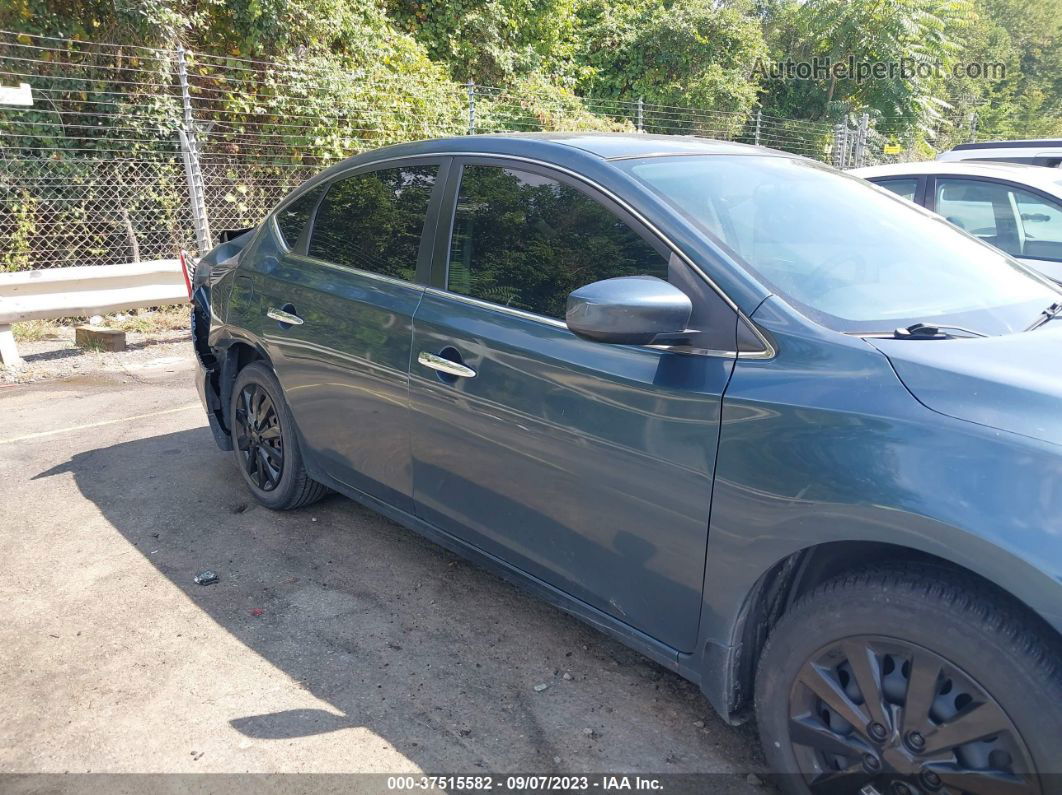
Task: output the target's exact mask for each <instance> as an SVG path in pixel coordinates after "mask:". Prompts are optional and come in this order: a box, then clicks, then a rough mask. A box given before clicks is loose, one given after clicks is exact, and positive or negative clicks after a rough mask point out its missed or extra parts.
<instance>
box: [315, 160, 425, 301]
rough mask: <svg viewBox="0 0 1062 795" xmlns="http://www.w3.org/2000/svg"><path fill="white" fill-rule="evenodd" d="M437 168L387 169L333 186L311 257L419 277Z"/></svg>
mask: <svg viewBox="0 0 1062 795" xmlns="http://www.w3.org/2000/svg"><path fill="white" fill-rule="evenodd" d="M437 171H438V167H437V166H404V167H402V168H384V169H380V170H378V171H370V172H367V173H364V174H356V175H355V176H353V177H346V178H345V179H340V180H339V181H337V182H335V183H333V184H332V186H331V187H330V188H329V189H328V193H327V194H325V197H324V201H323V202H321V206H320V208H319V209H318V210H317V217H316V219H315V220H314V225H313V233H312V234H311V236H310V246H309V249H308V251H307V253H308V254H309V255H310V256H311V257H315V258H317V259H322V260H325V261H326V262H331V263H334V264H336V265H344V266H346V267H348V268H357V269H359V270H364V271H370V272H371V273H378V274H380V275H383V276H391V277H394V278H397V279H405V280H407V281H413V279H414V276H415V274H416V270H417V253H418V252H419V250H420V235H421V232H422V231H423V229H424V217H425V215H426V214H427V211H428V202H429V200H430V199H431V192H432V189H433V188H434V186H435V175H436V173H437Z"/></svg>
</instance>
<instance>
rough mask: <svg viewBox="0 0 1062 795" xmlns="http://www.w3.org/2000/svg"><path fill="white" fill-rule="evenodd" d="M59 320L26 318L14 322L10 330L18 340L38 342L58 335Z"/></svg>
mask: <svg viewBox="0 0 1062 795" xmlns="http://www.w3.org/2000/svg"><path fill="white" fill-rule="evenodd" d="M59 325H60V324H59V322H58V321H55V320H26V321H23V322H22V323H15V324H14V325H13V326H12V327H11V331H12V332H13V333H14V335H15V339H16V340H17V341H18V342H40V341H41V340H53V339H56V338H57V337H58V336H59Z"/></svg>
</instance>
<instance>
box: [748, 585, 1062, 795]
mask: <svg viewBox="0 0 1062 795" xmlns="http://www.w3.org/2000/svg"><path fill="white" fill-rule="evenodd" d="M1058 655H1059V643H1058V639H1057V638H1055V637H1052V636H1051V635H1050V634H1049V631H1045V630H1044V629H1042V628H1041V627H1040V626H1039V625H1037V624H1035V623H1034V622H1033V621H1032V620H1031V619H1030V618H1029V617H1028V616H1027V615H1025V614H1024V612H1023V611H1022V610H1021V609H1020V608H1018V607H1017V606H1015V605H1013V604H1011V603H1009V602H1008V601H1007V600H1006V599H1005V598H1004V597H1002V596H1000V595H999V594H997V593H995V592H994V591H992V590H991V589H989V588H988V587H986V586H984V585H982V584H981V583H979V582H977V581H975V580H973V579H972V578H971V579H967V578H965V577H961V576H957V575H956V574H954V573H952V572H951V571H950V570H947V569H944V568H942V567H936V566H930V565H918V564H912V565H909V566H906V567H904V568H902V569H900V568H882V569H877V570H867V571H864V572H861V573H856V574H851V575H846V576H843V577H840V578H838V579H835V580H832V581H830V582H827V583H825V584H823V585H821V586H819V587H818V588H817V589H815V590H814V591H812V592H811V593H809V594H808V595H807V596H805V597H803V598H802V599H801V600H800V601H799V602H798V603H797V604H796V605H795V606H794V607H793V608H792V610H790V611H789V612H788V613H786V614H785V615H784V616H783V617H782V618H781V619H780V620H779V622H778V624H777V625H776V626H775V627H774V629H773V630H772V632H771V635H770V638H769V639H768V642H767V645H766V647H765V648H764V651H763V654H762V655H761V658H760V661H759V665H758V669H757V680H756V718H757V722H758V724H759V729H760V737H761V740H762V742H763V747H764V752H765V754H766V756H767V761H768V764H769V766H770V768H771V770H772V771H774V772H776V773H777V774H778V776H777V783H778V784H779V786H780V787H781V789H782V790H783V791H784V792H787V793H791V794H793V795H795V794H796V793H799V794H800V795H807V793H808V792H815V793H820V792H821V793H849V792H851V793H859V792H864V793H871V794H873V793H880V795H938V793H955V795H958V793H982V792H984V793H989V792H991V793H1008V794H1009V793H1013V794H1014V795H1019V793H1029V795H1034V794H1035V793H1041V794H1043V793H1050V792H1057V791H1058V789H1057V787H1058V784H1059V781H1060V778H1059V777H1058V776H1057V775H1054V776H1051V777H1047V776H1046V774H1059V773H1062V755H1060V753H1059V749H1060V748H1062V670H1060V663H1059V656H1058ZM1052 782H1053V783H1052Z"/></svg>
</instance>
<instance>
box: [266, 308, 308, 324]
mask: <svg viewBox="0 0 1062 795" xmlns="http://www.w3.org/2000/svg"><path fill="white" fill-rule="evenodd" d="M293 308H294V307H293ZM266 317H270V318H272V319H273V320H275V321H277V322H278V323H286V324H288V325H289V326H301V325H302V318H301V317H299V316H298V315H296V314H295V313H294V312H285V311H284V310H283V309H277V308H276V307H273V306H271V307H269V311H268V312H266Z"/></svg>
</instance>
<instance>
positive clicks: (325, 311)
mask: <svg viewBox="0 0 1062 795" xmlns="http://www.w3.org/2000/svg"><path fill="white" fill-rule="evenodd" d="M443 167H444V162H443V161H441V160H439V159H434V160H433V159H425V160H411V161H403V162H401V164H394V163H392V164H385V165H382V166H377V167H372V168H369V169H368V170H364V169H363V170H359V171H356V172H354V173H349V174H344V175H341V176H340V177H338V178H336V179H335V180H333V181H332V182H331V183H330V184H328V185H327V186H326V188H325V189H323V190H322V191H321V193H323V195H322V196H320V197H319V198H320V201H319V202H318V203H317V204H316V206H315V207H313V208H312V209H311V210H310V211H309V215H310V216H311V217H310V219H309V222H308V223H306V224H305V228H304V230H303V231H302V232H301V233H299V234H298V235H297V237H296V238H295V239H293V240H289V241H288V243H289V244H290V246H291V248H290V250H281V251H280V252H279V253H278V256H277V257H276V259H275V260H272V264H271V265H270V264H268V263H267V264H266V265H265V266H264V267H263V268H262V270H263V271H264V272H263V273H261V274H259V275H258V277H257V282H256V285H255V290H256V292H258V293H260V294H261V295H260V296H259V301H260V303H262V304H265V305H267V307H266V311H269V312H270V313H271V314H272V317H271V318H270V321H269V324H268V325H267V326H266V333H265V334H264V338H265V341H266V345H267V347H268V349H269V353H270V357H271V359H272V361H273V365H274V368H275V370H276V373H277V377H278V378H279V379H280V382H281V385H282V386H283V388H284V396H285V398H286V399H287V402H288V405H289V406H290V408H291V412H292V415H293V416H294V418H295V423H296V425H297V426H298V429H299V431H300V433H301V435H302V439H303V442H304V444H305V447H306V448H307V451H306V452H307V454H308V455H311V456H313V457H314V460H315V462H316V463H317V464H318V465H319V466H321V467H322V468H323V469H324V470H325V471H326V472H327V473H328V474H329V475H331V476H332V477H334V478H336V479H337V480H339V481H341V482H343V483H345V484H346V485H348V486H352V487H354V488H356V489H358V490H359V491H362V492H364V493H366V494H368V495H370V496H373V497H376V498H378V499H381V500H383V501H385V502H387V503H389V504H392V505H394V506H396V507H399V508H402V509H404V510H407V511H412V478H411V471H410V454H409V445H410V438H409V414H408V402H409V388H408V378H409V357H410V344H411V338H412V319H413V313H414V311H415V310H416V308H417V305H418V303H419V302H420V299H421V295H422V294H423V291H424V287H423V285H422V284H420V283H418V282H420V281H424V280H425V278H426V275H427V274H428V272H429V270H430V258H431V241H432V239H433V237H434V232H435V228H434V218H435V211H434V210H435V205H434V204H433V202H436V203H437V202H438V199H439V195H440V194H441V186H442V177H441V175H440V170H441V169H442V168H443ZM310 201H311V200H310V199H307V203H309V202H310ZM292 208H293V209H292V212H295V211H296V210H297V208H294V205H292ZM287 209H288V208H282V209H281V210H280V211H279V212H278V214H277V226H278V230H274V231H279V230H282V228H283V226H284V225H285V223H287V221H288V220H289V219H288V218H287V216H285V211H286V210H287ZM426 219H427V220H426ZM292 234H293V235H294V234H295V232H294V226H293V231H292ZM275 310H279V312H284V313H287V314H288V315H293V316H294V319H295V321H296V322H295V323H294V324H293V323H289V322H285V321H284V317H285V316H284V315H281V314H278V313H277V312H276V311H275ZM276 318H280V319H279V320H278V319H276Z"/></svg>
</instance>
